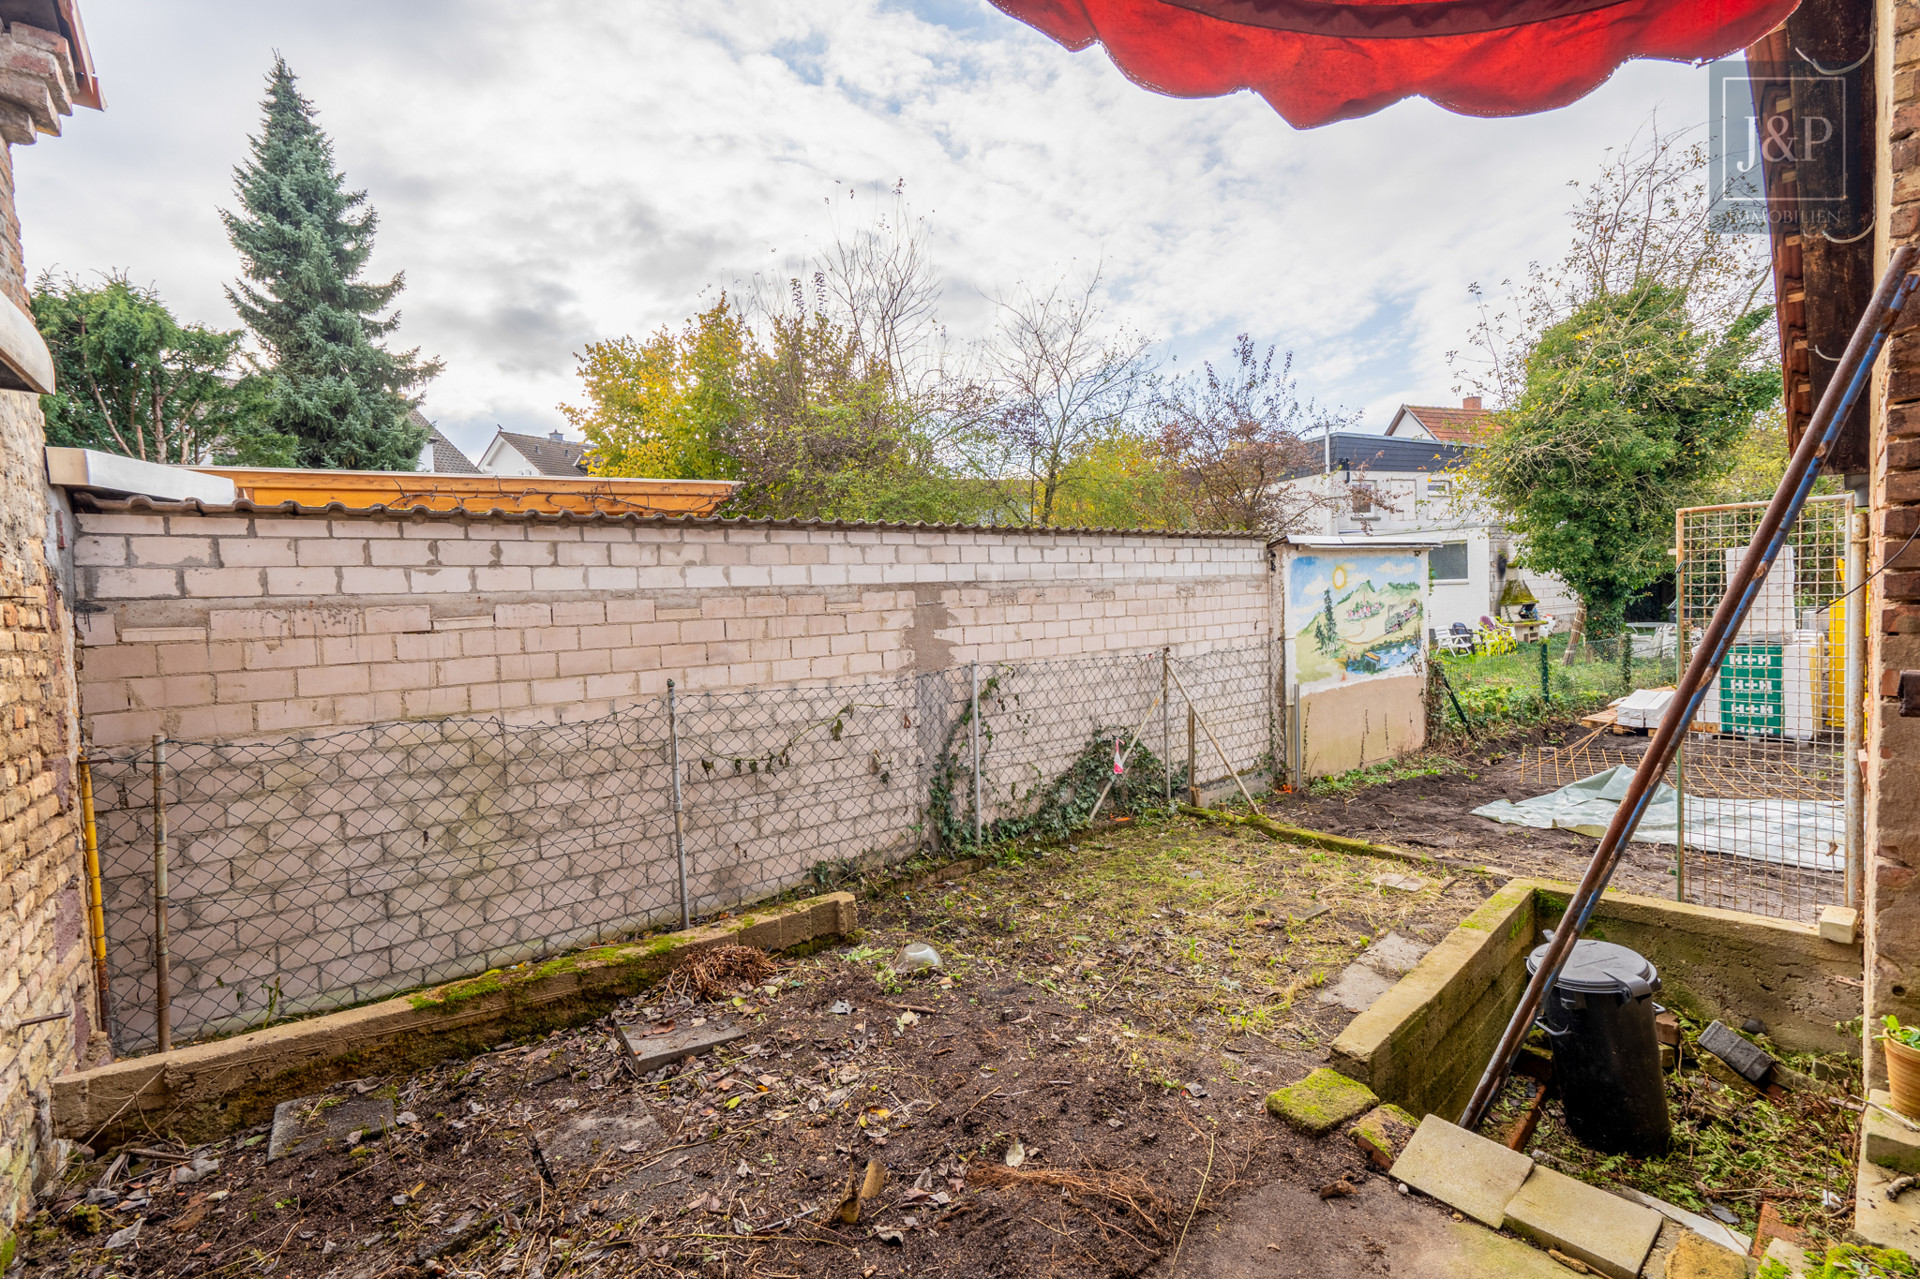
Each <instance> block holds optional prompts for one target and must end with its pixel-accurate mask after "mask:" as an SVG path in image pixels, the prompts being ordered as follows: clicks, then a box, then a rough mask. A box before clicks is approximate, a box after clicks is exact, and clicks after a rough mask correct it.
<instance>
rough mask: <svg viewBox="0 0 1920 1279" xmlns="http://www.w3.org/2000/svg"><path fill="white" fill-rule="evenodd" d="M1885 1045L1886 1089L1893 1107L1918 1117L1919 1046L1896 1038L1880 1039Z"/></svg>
mask: <svg viewBox="0 0 1920 1279" xmlns="http://www.w3.org/2000/svg"><path fill="white" fill-rule="evenodd" d="M1880 1042H1881V1043H1883V1044H1885V1045H1886V1046H1887V1091H1888V1092H1891V1093H1892V1094H1893V1108H1894V1109H1895V1110H1897V1111H1899V1112H1900V1113H1901V1114H1903V1115H1905V1116H1907V1117H1908V1118H1909V1119H1920V1048H1909V1047H1907V1046H1906V1045H1905V1044H1903V1043H1901V1042H1900V1041H1899V1040H1897V1039H1882V1040H1881V1041H1880Z"/></svg>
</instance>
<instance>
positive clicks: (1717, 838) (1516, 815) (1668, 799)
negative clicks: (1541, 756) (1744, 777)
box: [1473, 764, 1846, 873]
mask: <svg viewBox="0 0 1920 1279" xmlns="http://www.w3.org/2000/svg"><path fill="white" fill-rule="evenodd" d="M1632 780H1633V770H1632V769H1631V768H1629V767H1627V766H1626V765H1625V764H1622V765H1619V766H1618V767H1616V768H1610V769H1608V770H1607V771H1606V772H1604V773H1595V774H1594V775H1593V776H1592V777H1583V778H1581V779H1580V780H1579V781H1577V782H1571V783H1569V784H1567V785H1565V786H1562V787H1561V788H1560V789H1559V790H1557V791H1553V792H1552V793H1550V794H1546V795H1537V796H1535V797H1534V798H1532V799H1523V800H1520V801H1519V802H1518V803H1516V802H1514V801H1512V800H1506V799H1500V800H1495V801H1494V802H1493V803H1491V804H1482V805H1481V806H1480V807H1478V808H1476V809H1474V810H1473V812H1474V816H1476V817H1490V818H1492V819H1493V820H1494V821H1496V822H1505V823H1507V824H1508V825H1510V826H1530V827H1532V828H1533V829H1535V830H1554V829H1559V830H1570V831H1575V832H1577V833H1579V834H1582V835H1590V836H1592V837H1593V838H1595V839H1598V838H1599V837H1600V836H1602V835H1604V834H1605V833H1606V830H1607V824H1608V823H1609V822H1611V821H1612V820H1613V815H1614V813H1615V812H1616V811H1617V810H1618V809H1619V807H1620V801H1621V799H1623V798H1624V797H1625V796H1626V793H1627V785H1628V783H1630V782H1631V781H1632ZM1678 800H1679V796H1678V795H1677V794H1676V793H1675V792H1674V789H1673V787H1671V786H1669V785H1667V784H1666V783H1665V782H1662V783H1660V785H1659V786H1657V787H1656V788H1655V789H1654V793H1653V799H1652V801H1651V802H1649V803H1648V805H1647V811H1646V812H1645V813H1644V814H1643V815H1642V816H1641V818H1640V825H1639V826H1638V827H1636V828H1635V829H1634V832H1633V838H1635V839H1637V840H1640V841H1642V842H1645V843H1649V844H1672V843H1676V842H1678V840H1677V831H1676V826H1677V822H1678V816H1679V808H1680V805H1679V803H1678ZM1686 813H1687V847H1688V848H1690V849H1691V848H1699V849H1704V850H1707V851H1709V852H1719V853H1730V854H1732V855H1733V856H1735V857H1748V858H1752V859H1753V860H1755V861H1762V862H1774V863H1777V864H1779V865H1782V866H1797V867H1800V868H1802V869H1806V870H1825V871H1834V872H1836V873H1838V872H1840V871H1843V870H1845V869H1846V833H1845V832H1846V827H1845V824H1844V820H1845V819H1844V817H1843V815H1842V811H1841V804H1840V803H1839V801H1837V800H1817V799H1709V798H1705V797H1703V796H1699V795H1688V796H1687V802H1686Z"/></svg>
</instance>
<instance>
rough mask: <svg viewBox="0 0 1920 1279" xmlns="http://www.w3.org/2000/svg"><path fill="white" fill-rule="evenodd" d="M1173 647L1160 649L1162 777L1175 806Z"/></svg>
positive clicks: (1170, 806)
mask: <svg viewBox="0 0 1920 1279" xmlns="http://www.w3.org/2000/svg"><path fill="white" fill-rule="evenodd" d="M1172 652H1173V649H1172V648H1171V647H1167V648H1163V649H1161V650H1160V777H1161V780H1162V781H1163V782H1165V783H1166V785H1165V787H1164V789H1165V790H1166V800H1167V807H1168V808H1172V807H1173V725H1172V722H1171V718H1170V716H1171V712H1170V711H1169V710H1168V708H1167V701H1168V698H1167V667H1168V666H1169V665H1171V664H1172V657H1171V656H1170V655H1171V654H1172Z"/></svg>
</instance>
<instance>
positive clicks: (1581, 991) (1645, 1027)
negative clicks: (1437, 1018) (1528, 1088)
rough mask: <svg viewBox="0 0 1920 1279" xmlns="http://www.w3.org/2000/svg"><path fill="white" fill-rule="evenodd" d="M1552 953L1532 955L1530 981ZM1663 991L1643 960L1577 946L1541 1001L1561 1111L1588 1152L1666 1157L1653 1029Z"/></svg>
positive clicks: (1596, 944)
mask: <svg viewBox="0 0 1920 1279" xmlns="http://www.w3.org/2000/svg"><path fill="white" fill-rule="evenodd" d="M1546 953H1547V947H1546V946H1545V945H1542V946H1540V947H1538V948H1537V949H1535V950H1534V952H1533V953H1532V954H1530V955H1528V956H1527V974H1528V975H1529V976H1531V975H1532V974H1533V973H1535V972H1536V971H1538V970H1539V967H1540V962H1541V960H1542V959H1544V958H1545V957H1546ZM1659 989H1660V974H1659V973H1658V972H1656V971H1655V970H1654V967H1653V965H1652V964H1650V963H1648V962H1647V961H1646V959H1645V958H1644V957H1642V956H1640V955H1638V954H1636V953H1634V952H1633V951H1631V950H1628V949H1627V948H1626V947H1625V946H1616V945H1614V944H1613V943H1612V942H1604V941H1579V942H1575V943H1574V946H1573V954H1572V955H1570V956H1569V957H1568V958H1567V963H1566V966H1565V967H1564V968H1562V969H1561V970H1560V976H1559V979H1558V980H1556V981H1555V982H1554V984H1553V988H1552V989H1551V990H1549V991H1548V992H1547V995H1546V998H1545V1000H1544V1001H1543V1002H1542V1005H1541V1016H1540V1025H1541V1027H1542V1028H1543V1029H1544V1030H1545V1031H1546V1033H1547V1038H1548V1040H1549V1041H1550V1042H1551V1043H1552V1045H1553V1079H1554V1082H1555V1083H1556V1084H1558V1085H1559V1088H1560V1105H1561V1108H1562V1110H1564V1111H1565V1113H1566V1116H1567V1127H1568V1128H1570V1129H1571V1130H1572V1131H1573V1135H1574V1137H1575V1138H1577V1139H1578V1140H1579V1142H1580V1143H1581V1144H1582V1145H1584V1146H1588V1147H1591V1148H1592V1149H1594V1150H1602V1151H1605V1152H1607V1153H1608V1154H1619V1155H1638V1156H1647V1155H1659V1154H1664V1153H1665V1152H1666V1149H1667V1143H1668V1141H1669V1140H1670V1139H1671V1136H1672V1132H1673V1127H1672V1123H1671V1121H1670V1120H1669V1118H1668V1116H1667V1089H1666V1081H1665V1079H1664V1078H1663V1077H1662V1076H1661V1073H1660V1043H1659V1040H1657V1039H1656V1038H1655V1037H1654V1029H1653V995H1654V992H1655V991H1657V990H1659Z"/></svg>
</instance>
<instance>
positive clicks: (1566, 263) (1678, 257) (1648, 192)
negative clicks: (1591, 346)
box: [1447, 117, 1771, 405]
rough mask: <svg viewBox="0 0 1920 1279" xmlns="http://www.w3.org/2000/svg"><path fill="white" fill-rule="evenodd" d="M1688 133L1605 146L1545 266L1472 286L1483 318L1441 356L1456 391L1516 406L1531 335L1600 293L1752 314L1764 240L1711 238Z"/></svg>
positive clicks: (1656, 133)
mask: <svg viewBox="0 0 1920 1279" xmlns="http://www.w3.org/2000/svg"><path fill="white" fill-rule="evenodd" d="M1694 132H1695V130H1692V129H1682V130H1677V131H1666V132H1662V130H1661V128H1660V121H1659V119H1658V117H1654V118H1651V119H1649V120H1648V122H1647V124H1646V126H1645V127H1644V128H1643V129H1642V130H1641V131H1640V132H1638V133H1636V134H1634V136H1633V137H1632V138H1630V139H1629V140H1628V141H1627V144H1626V145H1625V146H1624V147H1620V148H1609V149H1608V151H1607V159H1606V162H1605V163H1604V164H1603V165H1602V166H1601V171H1600V174H1599V176H1598V177H1596V178H1594V179H1593V180H1592V181H1591V182H1589V183H1587V184H1586V185H1585V186H1584V187H1581V184H1580V183H1579V182H1569V183H1568V184H1567V185H1568V186H1570V187H1577V188H1580V196H1579V199H1578V200H1577V202H1576V203H1575V204H1574V206H1573V208H1572V209H1571V210H1570V211H1569V215H1570V219H1571V221H1572V224H1573V239H1572V242H1571V243H1570V244H1569V246H1568V249H1567V253H1566V256H1565V257H1563V258H1562V259H1561V260H1560V261H1559V262H1557V263H1554V264H1552V265H1551V266H1543V265H1542V264H1540V263H1538V262H1534V263H1529V264H1528V267H1527V273H1526V278H1525V280H1524V281H1515V280H1511V279H1508V280H1502V281H1501V282H1500V286H1499V289H1498V290H1497V291H1496V293H1495V295H1494V296H1489V295H1488V292H1487V291H1486V290H1484V289H1482V287H1481V286H1480V285H1479V284H1477V283H1476V284H1473V285H1471V286H1469V291H1470V292H1471V293H1472V294H1473V296H1474V297H1475V298H1477V299H1479V304H1480V306H1479V309H1480V318H1479V320H1478V321H1477V322H1476V323H1475V325H1474V327H1473V329H1472V331H1471V333H1470V335H1469V337H1468V341H1467V347H1466V349H1465V350H1458V351H1449V352H1448V353H1447V360H1448V363H1449V364H1451V365H1452V366H1453V369H1454V373H1455V375H1456V376H1458V377H1459V378H1460V379H1461V382H1462V384H1463V385H1464V386H1465V387H1467V388H1469V389H1471V390H1474V391H1477V392H1479V393H1481V394H1482V395H1485V396H1488V397H1490V398H1492V399H1493V400H1494V401H1495V402H1496V403H1499V404H1502V405H1510V404H1513V403H1515V402H1516V401H1517V400H1518V398H1519V395H1520V391H1521V389H1522V387H1524V386H1525V384H1526V364H1527V359H1528V357H1529V356H1530V355H1531V354H1532V351H1533V348H1534V346H1535V345H1536V344H1537V343H1538V341H1539V339H1540V335H1541V334H1543V333H1545V332H1546V331H1547V330H1548V329H1550V328H1552V327H1553V326H1554V325H1555V324H1558V323H1559V322H1560V321H1562V320H1564V319H1566V318H1567V317H1568V316H1570V315H1572V314H1573V313H1574V312H1575V311H1577V310H1579V309H1580V308H1581V307H1582V306H1585V305H1586V304H1587V303H1589V302H1591V301H1593V300H1594V299H1595V298H1598V297H1602V296H1609V295H1611V296H1619V295H1622V294H1625V293H1627V292H1629V291H1630V290H1632V289H1633V287H1634V286H1635V285H1636V284H1638V283H1639V282H1641V281H1643V280H1655V281H1658V282H1659V283H1660V284H1662V285H1665V286H1667V287H1669V288H1675V289H1679V290H1681V291H1682V292H1683V293H1684V295H1685V298H1686V309H1687V314H1688V317H1689V319H1691V320H1692V321H1693V322H1694V323H1695V324H1696V325H1698V326H1700V327H1702V328H1707V329H1713V330H1724V329H1726V328H1727V327H1729V326H1730V325H1732V324H1734V323H1735V322H1737V321H1738V320H1739V319H1740V317H1742V316H1744V315H1746V314H1748V313H1749V312H1751V311H1752V310H1753V309H1754V307H1755V306H1756V305H1759V304H1760V303H1761V302H1762V300H1763V297H1764V293H1765V290H1766V288H1767V286H1768V284H1769V281H1770V280H1771V266H1770V263H1769V262H1768V259H1767V256H1766V253H1765V251H1764V248H1765V240H1764V238H1763V237H1759V236H1750V235H1730V234H1727V233H1724V232H1720V231H1716V230H1715V229H1714V227H1713V223H1712V219H1711V216H1710V214H1711V210H1712V200H1711V193H1710V192H1709V191H1708V189H1707V177H1706V174H1707V161H1708V155H1707V148H1706V147H1705V146H1704V145H1703V144H1701V143H1699V142H1696V141H1692V140H1691V137H1692V135H1693V134H1694Z"/></svg>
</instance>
